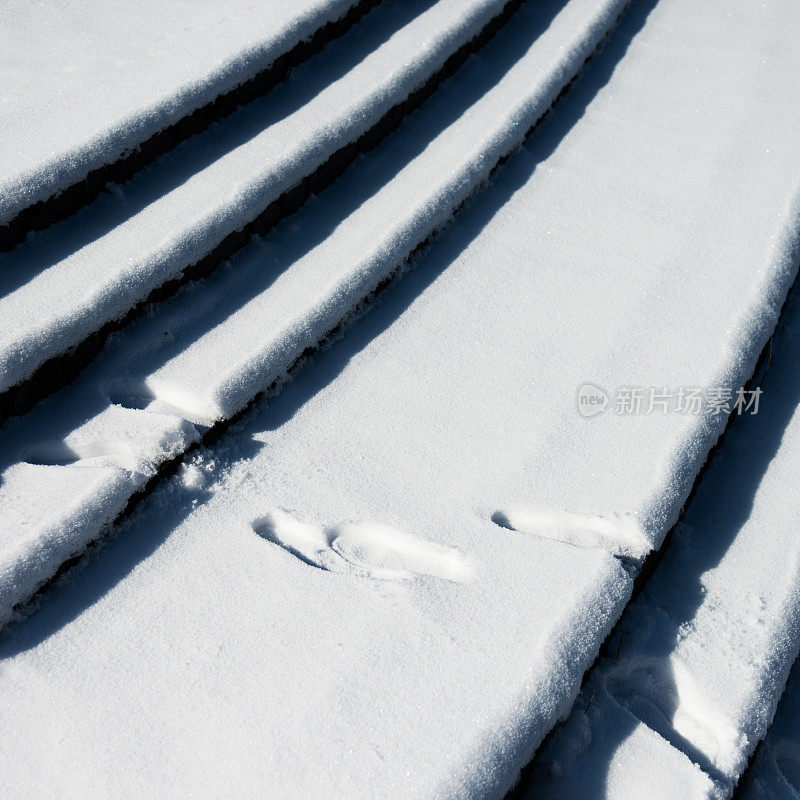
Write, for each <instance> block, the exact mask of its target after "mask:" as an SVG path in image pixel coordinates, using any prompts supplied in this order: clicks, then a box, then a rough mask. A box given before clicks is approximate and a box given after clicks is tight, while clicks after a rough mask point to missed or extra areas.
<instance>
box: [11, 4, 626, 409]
mask: <svg viewBox="0 0 800 800" xmlns="http://www.w3.org/2000/svg"><path fill="white" fill-rule="evenodd" d="M616 4H617V5H619V0H617V1H616ZM593 5H594V6H597V7H598V9H597V13H600V12H602V11H603V10H604V9H605V7H606V6H609V5H614V2H612V0H604V2H599V0H594V3H593ZM504 6H505V4H504V2H503V0H467V2H464V0H439V2H437V3H435V4H431V3H430V2H429V0H415V2H413V3H412V4H394V3H389V4H385V5H383V6H381V7H380V8H378V9H376V10H375V11H374V12H373V13H372V14H370V15H369V16H368V17H367V18H366V19H365V20H364V21H363V22H362V23H361V24H359V25H357V26H355V28H354V29H353V30H352V31H351V32H350V33H349V34H347V35H345V36H343V37H342V38H340V39H338V40H337V41H335V42H334V43H332V44H331V45H330V46H329V47H328V48H326V49H325V51H324V52H322V53H321V54H320V55H318V56H317V57H315V58H312V59H310V60H309V61H307V62H305V63H304V64H303V65H302V66H300V67H298V68H297V69H296V70H294V71H293V73H292V75H291V77H290V79H289V80H288V81H286V82H285V83H283V84H281V85H280V86H279V87H277V89H276V90H275V91H274V92H272V93H270V95H268V96H267V97H266V98H264V99H263V100H262V101H260V102H257V103H254V104H250V105H249V106H247V107H245V108H243V109H241V110H240V112H238V113H237V114H234V115H233V116H232V117H230V118H228V119H226V120H225V121H224V122H223V123H221V124H220V125H219V126H215V127H214V128H213V129H212V130H210V131H209V132H207V133H206V134H203V135H200V136H198V137H195V138H193V139H191V140H189V141H188V142H186V143H184V144H183V145H181V146H179V147H178V148H177V149H176V150H175V151H174V152H172V153H170V154H169V155H168V156H165V157H164V158H162V159H161V160H159V161H158V162H157V163H156V164H154V165H153V166H152V167H151V168H149V169H147V170H145V171H143V172H142V173H140V174H138V175H137V176H136V177H135V178H134V179H133V180H132V181H130V182H129V183H127V184H125V185H124V186H123V187H122V188H121V189H119V192H118V194H117V195H116V196H112V197H109V196H104V197H102V198H100V199H99V200H98V201H96V202H95V203H94V204H93V205H92V206H91V207H88V208H86V209H84V210H83V211H82V212H80V213H78V214H77V215H74V216H73V217H71V218H70V219H69V220H66V221H65V222H64V223H62V224H61V225H56V226H53V227H52V228H50V229H48V230H47V231H45V232H44V233H42V234H41V235H39V236H37V237H35V238H34V240H33V241H32V242H30V243H29V244H26V245H24V246H22V247H19V248H16V249H15V250H14V251H12V252H9V253H6V254H4V255H3V256H2V257H0V273H5V274H6V275H7V276H8V277H6V278H5V279H4V281H3V282H4V283H5V284H6V285H7V286H8V287H9V290H8V291H6V292H5V293H4V294H3V296H2V297H1V298H0V318H2V320H3V326H2V327H1V328H0V392H3V391H5V390H10V389H12V387H15V386H16V385H17V384H20V383H21V382H24V381H29V382H32V384H31V385H30V386H27V385H24V386H23V388H22V390H21V391H17V392H14V391H12V392H11V394H10V395H9V398H7V399H6V405H9V406H12V407H13V406H14V405H15V404H16V405H21V406H22V408H23V409H24V408H25V407H26V405H29V403H27V404H26V402H25V400H26V398H28V397H29V395H31V394H33V395H34V396H37V395H38V396H41V395H42V394H44V393H46V392H47V391H48V390H49V391H52V390H53V388H57V385H58V383H57V376H58V375H59V374H60V372H61V371H62V370H61V368H60V366H59V365H58V364H57V365H56V366H55V367H54V366H53V365H52V363H49V362H48V360H49V359H54V358H56V357H59V356H64V355H65V354H66V356H67V357H68V358H67V360H68V361H69V358H71V357H72V354H74V353H75V348H76V346H77V345H79V344H81V343H84V342H91V341H92V339H91V337H92V336H93V335H94V336H95V337H96V348H97V347H99V346H101V344H102V341H103V338H104V336H105V335H107V332H108V329H107V328H106V327H104V326H107V325H108V324H109V323H111V322H113V321H114V320H119V319H122V318H124V317H125V315H126V313H128V312H129V311H130V309H131V308H133V307H134V306H136V305H137V304H138V303H141V302H143V301H145V300H146V299H147V298H148V297H151V296H152V293H153V292H154V291H155V290H157V289H158V288H159V287H161V286H163V285H164V284H165V282H167V281H170V280H172V279H176V278H179V277H180V276H181V275H182V274H183V272H184V270H186V269H187V268H188V267H195V266H196V265H198V262H200V267H198V269H200V270H201V271H207V270H208V269H211V268H212V267H213V266H214V265H216V264H218V263H219V262H220V261H221V260H223V259H224V258H225V257H227V256H228V255H230V253H231V252H233V251H235V250H236V249H238V248H239V247H241V246H242V244H244V243H245V242H246V241H247V240H248V238H249V235H250V233H249V232H248V230H249V229H248V227H247V226H250V225H253V226H255V227H254V228H253V231H255V230H261V229H263V228H268V227H269V225H270V223H271V222H272V221H274V219H275V218H277V217H280V216H281V215H283V214H285V213H288V211H287V209H292V210H293V208H294V207H296V206H297V205H299V203H301V202H302V201H303V200H304V199H305V198H306V197H307V196H308V192H309V191H310V190H312V189H313V190H317V189H319V188H321V187H322V186H324V185H325V184H326V182H329V181H330V180H332V179H333V177H335V175H336V174H337V173H338V171H340V170H341V168H343V166H344V164H346V163H347V162H348V160H351V159H353V158H354V157H355V156H356V155H357V154H358V150H359V147H360V146H363V147H364V148H369V147H371V146H372V145H374V136H373V135H374V134H376V132H377V134H382V133H385V131H384V130H383V128H384V127H386V126H391V125H392V124H396V122H397V120H396V118H395V116H399V115H400V112H403V110H404V107H403V105H402V104H403V103H404V102H405V101H409V102H411V101H414V98H416V97H417V95H416V94H415V92H416V91H417V90H418V89H420V88H423V87H425V86H428V85H429V82H430V81H431V80H434V79H435V78H436V76H438V77H443V76H444V75H445V74H447V73H448V70H449V69H450V66H451V64H450V62H449V61H448V59H450V58H451V57H452V56H453V55H454V54H456V53H461V55H462V56H463V57H466V55H467V50H463V49H462V48H464V47H466V46H467V45H468V44H469V43H470V42H472V41H473V40H475V39H476V37H477V36H478V34H479V33H480V32H481V31H482V30H484V29H485V28H486V27H487V26H490V24H491V22H492V20H493V19H495V18H496V17H498V16H501V15H502V13H503V9H504ZM414 12H416V13H414ZM354 54H355V58H354ZM569 77H570V76H564V82H565V81H566V80H568V78H569ZM423 94H424V92H423ZM412 104H413V103H412ZM340 162H342V163H340ZM311 177H313V178H314V180H313V181H312V182H310V183H309V182H308V181H310V180H311ZM306 179H308V180H306ZM304 181H305V182H304ZM312 184H313V185H312ZM243 231H244V232H243ZM204 260H207V261H208V263H206V261H204ZM34 309H35V313H34V312H33V310H34ZM85 347H87V348H88V351H89V352H90V353H91V352H92V345H90V344H87V345H85ZM96 348H95V350H96ZM83 352H84V351H83V350H81V349H80V348H79V349H78V351H77V353H78V356H79V357H80V356H81V355H82V354H83ZM78 364H79V366H83V365H84V364H83V363H81V362H80V360H79V361H78ZM37 370H38V372H37ZM53 382H55V384H56V385H55V386H50V384H51V383H53ZM12 397H13V400H12V399H11V398H12ZM17 398H20V399H17ZM37 399H38V397H37Z"/></svg>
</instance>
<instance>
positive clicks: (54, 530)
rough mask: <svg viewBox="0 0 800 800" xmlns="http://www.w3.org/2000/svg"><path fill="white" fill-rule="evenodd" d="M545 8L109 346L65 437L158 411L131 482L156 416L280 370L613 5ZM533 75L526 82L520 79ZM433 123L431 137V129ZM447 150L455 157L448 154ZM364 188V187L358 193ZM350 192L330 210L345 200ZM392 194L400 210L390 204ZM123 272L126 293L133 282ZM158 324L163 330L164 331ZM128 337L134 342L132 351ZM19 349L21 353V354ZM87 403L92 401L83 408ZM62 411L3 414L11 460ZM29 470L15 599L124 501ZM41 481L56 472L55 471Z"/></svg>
mask: <svg viewBox="0 0 800 800" xmlns="http://www.w3.org/2000/svg"><path fill="white" fill-rule="evenodd" d="M557 8H558V6H557V4H556V3H552V4H551V5H550V6H548V7H543V6H541V5H539V6H536V7H534V8H532V9H530V10H525V11H523V12H520V16H519V17H518V18H516V20H515V21H516V22H517V24H516V25H515V26H514V27H512V28H510V29H509V30H508V31H506V32H504V34H503V35H502V36H501V38H500V39H498V41H497V42H496V43H495V42H493V43H492V45H491V47H490V49H489V50H488V51H486V52H485V54H482V56H481V57H480V58H476V59H474V60H473V61H472V62H471V63H470V64H469V65H467V66H468V68H467V69H465V70H464V71H462V72H460V73H459V74H458V75H457V76H454V77H453V78H452V79H451V81H450V82H449V83H448V87H447V92H446V93H444V94H442V95H438V96H436V97H435V98H431V101H430V102H429V103H428V104H426V106H425V108H424V109H420V111H419V112H418V113H417V114H415V115H413V116H412V118H410V119H409V120H408V121H407V122H406V123H405V124H403V125H401V128H400V130H398V131H397V132H396V134H395V135H394V136H393V137H392V139H391V141H387V142H385V146H383V145H382V146H381V147H379V148H378V149H377V150H376V151H374V152H373V153H372V154H371V156H370V158H369V159H364V161H363V162H362V163H359V164H356V165H355V166H354V168H353V169H352V170H351V171H350V172H349V173H348V174H347V175H346V176H343V178H342V179H340V181H338V182H337V184H336V185H335V186H334V187H331V189H330V190H329V191H328V192H325V193H324V195H323V196H324V198H325V199H324V201H323V199H322V197H323V196H321V197H320V198H318V199H317V200H316V201H312V202H310V203H309V204H308V208H307V211H303V212H301V213H299V214H297V215H295V216H294V217H292V218H291V219H290V220H288V221H287V222H286V223H285V224H283V225H282V226H281V227H280V229H279V230H276V232H275V235H274V236H268V237H267V239H265V241H264V242H263V243H258V242H257V243H255V244H254V245H253V246H252V247H250V248H248V249H245V251H243V252H242V253H241V254H240V255H237V257H235V258H234V259H232V261H231V266H230V269H228V270H222V271H221V273H220V275H218V276H217V277H216V278H215V279H213V280H211V281H209V282H208V286H207V287H204V286H200V287H197V289H196V290H195V291H189V292H187V293H186V294H185V296H183V297H178V298H176V302H175V303H173V304H172V305H171V306H170V309H171V310H170V311H168V312H167V313H166V314H162V316H163V317H165V319H163V320H162V319H161V317H158V318H157V319H156V320H155V321H154V323H153V327H152V331H151V335H150V336H149V337H145V341H144V343H141V342H140V343H138V344H136V345H129V346H127V347H122V348H120V351H121V352H120V355H118V356H115V355H111V356H110V357H109V358H108V359H107V360H106V361H105V363H102V364H101V365H100V366H99V367H98V368H97V369H96V370H95V371H94V372H93V373H92V374H91V375H89V374H87V375H86V376H85V378H84V380H82V381H80V382H79V384H78V387H77V388H76V389H75V394H76V395H77V396H73V397H72V398H70V399H61V400H58V401H56V403H57V405H58V406H66V407H68V408H70V409H81V410H83V411H84V412H85V416H83V417H82V418H81V419H80V421H79V423H78V425H79V427H78V430H77V432H73V433H70V434H69V436H70V437H71V440H70V441H75V440H82V439H83V438H85V435H86V431H87V426H88V430H89V432H90V433H89V435H91V430H92V429H96V430H98V431H102V433H98V434H95V435H97V436H99V437H101V438H103V439H104V440H106V439H115V438H118V434H117V433H115V430H116V428H117V427H118V423H117V421H116V415H117V414H118V411H116V410H114V404H115V403H116V404H119V403H122V405H123V406H133V407H134V408H133V409H132V410H135V409H136V407H139V408H140V409H141V407H142V406H145V408H144V409H143V410H144V411H145V413H144V414H140V415H139V416H140V417H142V418H144V419H146V420H147V422H146V423H145V422H141V423H139V424H140V425H145V426H148V425H156V426H157V433H155V434H152V435H150V434H148V435H147V436H145V437H140V438H141V439H142V448H141V450H142V452H141V453H139V454H138V462H139V463H138V466H137V469H136V471H135V472H133V473H132V474H131V477H130V479H129V481H128V484H129V493H130V494H133V493H134V492H136V491H137V490H139V489H140V488H141V487H142V486H143V485H144V483H145V482H146V480H147V478H149V477H150V476H151V475H152V474H154V472H155V470H156V467H157V464H158V462H159V460H161V461H163V460H166V459H167V458H169V457H171V456H172V455H174V454H175V452H176V449H179V448H176V444H175V437H176V436H179V437H182V438H179V440H178V442H179V443H180V442H184V441H185V442H187V443H188V442H191V441H195V440H196V439H197V438H199V434H197V433H196V431H197V429H196V428H194V430H195V434H191V433H190V434H186V433H185V431H184V429H183V428H180V427H178V426H176V425H175V424H172V426H171V427H170V423H169V421H168V419H163V420H162V419H161V416H164V415H166V417H167V418H168V417H169V415H170V414H172V415H176V414H177V415H179V416H180V418H182V419H185V420H186V421H187V422H189V423H193V424H194V425H197V426H201V427H207V426H209V425H211V424H212V423H214V422H216V421H218V420H220V419H227V418H230V417H231V416H232V415H233V414H234V413H235V412H236V411H238V410H239V409H241V408H242V407H243V406H244V405H245V404H246V403H247V402H248V401H249V400H250V399H251V398H252V397H253V396H254V395H255V394H257V393H258V392H259V391H262V390H264V389H266V388H267V387H268V386H269V384H270V383H271V382H272V381H273V380H274V379H275V378H277V377H279V376H280V375H282V374H283V373H284V372H285V371H286V370H287V368H288V367H289V366H290V365H291V363H292V362H293V361H294V360H295V359H296V358H297V356H299V355H300V354H301V353H302V351H303V350H304V348H305V347H307V346H308V345H313V344H315V343H316V342H317V341H318V340H319V339H321V338H322V337H323V336H324V335H325V333H326V332H328V331H329V330H331V329H332V328H333V327H334V326H335V325H336V324H337V323H338V322H339V321H340V320H341V319H342V318H343V317H344V316H346V315H347V314H348V312H349V311H351V310H352V309H353V308H354V307H355V306H356V304H357V303H358V301H359V300H361V299H362V298H363V297H364V295H366V294H367V293H368V292H369V291H370V290H371V289H373V288H374V287H375V286H376V285H377V284H378V283H379V282H380V280H381V279H382V278H384V277H385V276H386V275H387V274H389V273H390V272H391V271H392V270H393V269H394V268H396V267H397V266H398V264H399V263H400V262H402V260H403V259H404V258H405V257H406V256H407V255H408V254H409V253H410V252H411V251H412V250H413V249H414V247H415V246H416V245H417V244H419V243H420V242H421V241H422V240H423V239H424V238H425V237H426V236H427V235H428V234H429V233H431V231H432V230H434V229H435V228H436V227H437V225H441V224H443V223H444V222H446V221H447V220H449V219H450V218H451V217H452V214H453V210H454V207H455V206H456V205H457V204H458V203H459V202H460V201H462V200H463V199H464V197H465V196H466V195H467V194H468V193H469V192H470V191H472V190H473V189H474V188H475V187H476V185H477V184H478V183H479V182H480V181H481V180H485V179H486V177H487V176H488V173H489V171H490V169H491V167H492V166H493V165H494V164H496V163H497V160H498V158H499V157H500V156H501V155H502V154H503V153H506V152H508V150H509V149H511V148H512V147H513V146H514V145H515V144H516V143H518V142H519V141H520V140H521V138H522V136H523V135H524V132H525V130H526V129H527V127H528V126H529V125H530V124H531V123H532V122H534V121H535V119H536V118H537V117H539V116H541V115H542V114H543V113H544V112H545V111H546V110H547V108H548V106H549V104H550V103H551V101H552V99H553V98H554V97H555V95H557V94H558V92H559V91H560V89H561V88H562V87H563V85H564V84H565V83H566V82H567V81H568V80H569V77H570V75H572V74H573V73H574V71H575V70H576V69H577V68H578V67H579V66H580V64H581V63H582V61H583V59H584V58H585V57H586V56H587V55H588V54H589V52H591V48H592V46H593V45H594V43H596V41H597V39H598V37H599V36H600V35H601V34H602V31H603V30H604V29H605V28H604V27H603V26H604V25H605V26H607V25H608V24H610V22H611V21H613V13H612V11H613V9H614V6H613V4H610V5H609V4H605V3H598V2H597V0H589V1H587V0H577V2H573V3H571V4H569V5H568V6H567V7H566V8H564V9H563V10H561V11H559V12H558V13H557V14H556V11H557ZM553 15H555V18H554V19H551V17H552V16H553ZM538 34H541V35H540V36H538V38H537V35H538ZM532 39H533V40H535V41H534V43H533V44H532V45H531V44H530V42H531V40H532ZM509 60H511V65H509V63H508V62H509ZM515 60H516V63H515ZM509 66H511V69H509ZM570 70H571V71H570ZM531 75H536V76H537V80H535V81H532V80H531V78H530V76H531ZM498 77H499V78H500V84H499V85H498V86H497V87H496V88H495V89H494V90H493V91H491V92H489V93H488V94H487V95H485V96H483V95H484V92H485V91H486V88H487V81H490V80H492V79H493V78H498ZM490 85H491V84H490ZM476 96H477V97H478V98H479V99H478V100H477V102H475V98H476ZM456 103H458V105H455V104H456ZM454 107H455V108H459V107H461V108H463V111H464V113H463V114H461V115H460V116H459V117H458V118H457V119H456V120H455V121H452V122H451V120H452V117H453V114H454ZM447 123H451V124H447ZM442 128H443V129H444V130H442V132H441V133H440V135H439V136H438V137H436V138H435V139H434V141H433V142H430V141H429V136H430V132H431V130H433V131H438V130H440V129H442ZM270 130H271V129H270ZM420 151H421V152H420ZM454 153H458V154H459V158H460V160H458V161H456V160H455V159H454V158H453V154H454ZM387 177H388V180H387ZM423 187H424V191H422V190H423ZM365 191H370V192H371V193H373V194H374V196H370V197H368V198H366V199H364V200H363V202H362V201H361V198H363V197H364V193H365ZM353 206H355V208H353V210H352V212H351V213H350V214H348V215H347V217H346V218H345V219H344V220H341V221H339V216H340V215H341V213H342V210H343V209H350V208H352V207H353ZM398 208H402V209H403V210H404V213H403V214H398V213H397V209H398ZM331 228H333V229H332V230H331ZM316 241H319V242H320V244H319V245H318V247H316V248H313V249H311V250H310V251H309V252H305V251H306V250H308V243H309V242H316ZM298 251H299V252H298ZM281 267H283V271H281ZM95 269H96V270H98V271H103V269H105V265H104V264H103V262H102V261H97V262H96V263H95ZM276 273H277V275H276ZM137 275H138V273H137ZM65 277H66V273H65ZM71 283H72V288H73V291H80V292H83V291H86V284H85V282H84V281H81V282H80V283H79V284H75V283H74V281H71ZM34 284H35V281H34V282H32V283H29V284H26V285H25V286H24V287H22V289H21V290H20V291H24V292H26V293H28V294H31V293H33V292H34V291H35V290H36V289H37V287H36V286H35V285H34ZM265 285H266V288H265V290H264V291H263V292H262V293H260V294H257V295H256V296H255V297H252V294H253V291H254V289H257V288H260V287H264V286H265ZM125 286H126V291H127V290H128V289H129V288H130V286H129V284H125ZM16 294H17V295H18V293H16ZM42 297H43V298H47V297H48V295H47V294H43V295H42ZM5 299H8V298H5ZM14 302H15V303H16V302H18V298H17V299H15V300H14ZM48 302H49V300H48ZM58 302H59V304H61V303H65V302H66V303H67V304H69V302H70V299H69V296H62V295H61V294H59V301H58ZM2 303H3V301H0V306H2ZM87 303H88V305H87V308H91V309H92V310H93V311H95V310H96V309H97V305H96V304H93V302H89V301H87ZM23 307H26V308H27V307H29V302H28V303H26V304H24V306H23V305H21V306H19V308H20V313H22V309H23ZM25 313H26V314H27V313H28V312H27V311H26V312H25ZM449 314H450V312H448V315H449ZM28 318H30V317H29V316H28ZM173 326H175V327H176V328H177V329H178V332H177V333H176V332H174V331H173V330H172V328H173ZM165 332H166V333H168V334H170V336H167V337H165V336H164V334H165ZM170 337H172V338H170ZM8 338H9V341H11V342H12V347H13V349H16V350H17V351H18V352H22V350H23V349H24V345H20V341H22V342H24V341H25V337H24V336H23V335H22V334H21V332H20V331H19V330H18V331H17V333H16V334H13V333H12V332H11V329H9V334H8ZM58 341H59V342H61V341H62V340H61V339H58ZM58 346H61V345H60V344H59V345H58ZM137 349H138V350H139V351H141V352H143V353H144V355H143V357H140V358H139V359H138V361H139V363H138V364H137V363H136V362H137V359H136V357H135V355H134V354H135V353H136V352H137ZM153 351H154V354H153ZM20 363H21V364H24V365H28V364H29V362H28V360H27V359H23V360H22V361H20ZM137 367H138V370H137ZM78 398H80V399H78ZM109 401H111V404H112V405H111V406H109ZM90 409H95V414H96V416H95V417H94V418H92V417H90V415H89V411H90ZM54 422H55V424H54ZM71 424H74V422H72V421H71V422H70V423H67V425H64V423H63V422H62V423H60V424H59V422H58V420H57V419H56V420H54V418H53V412H52V411H50V410H46V407H45V408H43V409H42V410H41V411H40V412H39V413H33V414H31V415H29V417H28V419H27V420H22V421H20V423H19V424H18V425H15V426H13V432H12V433H11V434H10V436H9V438H8V440H7V443H6V448H5V449H6V452H8V453H9V462H10V464H14V463H15V462H16V461H17V460H18V459H20V458H22V459H27V458H28V452H29V450H30V447H31V446H33V443H32V442H30V441H28V440H29V439H31V438H33V439H34V441H36V440H38V439H43V438H45V436H44V434H43V431H44V430H45V429H46V430H52V431H53V433H52V434H48V436H47V438H59V437H57V436H56V435H55V434H56V431H57V430H59V427H60V428H61V429H62V430H63V429H65V428H66V430H65V431H64V433H62V434H61V436H62V437H63V436H65V435H67V433H66V431H69V430H70V428H69V427H68V426H69V425H71ZM137 436H138V434H137ZM154 439H156V440H163V441H164V443H165V444H164V453H163V455H162V458H161V459H159V458H158V457H157V456H156V455H154V454H153V446H152V442H153V440H154ZM70 446H73V445H70ZM111 466H113V467H114V468H115V469H110V470H109V481H110V482H111V483H113V485H114V486H115V487H118V486H119V485H120V481H121V480H123V479H122V478H120V476H119V475H118V473H117V470H116V468H119V467H121V466H124V465H122V464H120V462H119V460H118V459H117V460H116V461H115V462H114V463H113V465H111ZM29 475H30V471H29V467H28V465H26V464H21V465H16V466H9V470H8V474H7V478H6V481H7V486H5V487H0V508H2V503H3V498H4V494H3V492H4V491H5V495H6V496H10V497H11V498H13V499H12V500H11V504H12V506H13V509H14V510H13V511H10V512H9V513H12V514H13V515H14V516H15V517H17V518H21V519H24V520H25V526H24V530H25V533H24V535H21V534H14V533H12V534H11V536H12V537H14V538H15V539H18V540H22V541H24V542H26V544H24V545H20V544H19V543H18V542H15V545H14V547H13V548H12V547H9V548H8V549H7V550H6V555H5V558H4V557H3V554H2V553H0V568H2V569H5V570H7V571H10V572H12V573H13V574H14V575H16V576H24V575H27V576H28V579H27V580H24V579H23V577H18V578H17V579H15V580H14V581H13V586H14V593H13V600H14V603H16V602H19V601H20V600H22V599H24V597H25V596H26V595H29V594H30V593H31V592H32V591H33V590H34V589H35V587H36V586H38V585H39V584H40V583H41V582H42V581H43V580H45V579H46V578H47V577H48V576H49V575H50V574H52V571H53V569H52V568H53V565H54V563H55V561H56V560H57V559H56V557H55V552H57V551H58V549H61V550H63V551H64V557H65V558H66V557H68V555H70V554H71V553H72V552H74V551H76V550H79V549H81V547H83V546H84V545H85V544H86V542H87V541H89V540H90V539H91V538H93V537H94V536H96V535H97V534H98V533H99V532H100V531H101V530H102V528H103V526H105V525H106V524H107V523H108V522H109V521H110V520H111V519H113V517H114V516H115V515H116V514H117V513H118V512H119V511H120V510H121V508H122V507H124V505H122V504H121V503H122V495H121V494H120V493H119V492H118V491H116V490H115V492H114V494H113V497H114V502H113V503H109V504H108V505H107V506H105V507H104V509H103V513H101V514H97V515H96V523H97V524H96V526H95V528H94V530H93V531H92V529H91V527H87V526H85V525H83V524H80V525H77V526H76V524H75V522H74V521H73V520H74V515H75V514H76V513H77V514H79V516H80V518H81V519H83V518H84V516H85V515H84V513H83V511H82V510H81V509H80V503H79V502H77V495H75V494H73V498H74V502H73V503H71V504H70V506H69V507H68V511H66V512H65V508H64V506H63V504H61V503H57V504H55V505H51V504H49V503H46V504H42V503H40V502H38V500H37V498H36V490H35V484H32V483H31V482H30V479H29ZM50 479H51V480H53V481H56V482H57V481H58V470H54V471H53V473H52V477H51V478H50ZM26 487H27V489H26ZM86 491H87V494H86V497H87V503H88V504H94V503H95V498H94V495H95V494H96V492H97V489H96V486H95V485H94V484H92V485H87V490H86ZM73 529H74V530H75V531H76V532H74V533H73ZM45 546H47V547H53V548H55V552H54V556H53V558H46V559H45V558H43V557H42V556H41V550H42V548H43V547H45ZM8 596H9V595H8V594H4V595H2V596H0V599H2V600H4V601H6V598H7V597H8ZM12 605H13V603H10V602H8V601H6V602H4V603H2V604H0V618H2V617H3V616H7V615H8V614H9V612H10V609H11V606H12Z"/></svg>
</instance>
